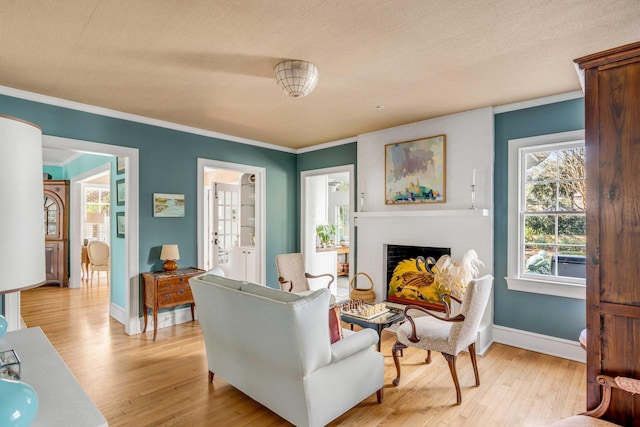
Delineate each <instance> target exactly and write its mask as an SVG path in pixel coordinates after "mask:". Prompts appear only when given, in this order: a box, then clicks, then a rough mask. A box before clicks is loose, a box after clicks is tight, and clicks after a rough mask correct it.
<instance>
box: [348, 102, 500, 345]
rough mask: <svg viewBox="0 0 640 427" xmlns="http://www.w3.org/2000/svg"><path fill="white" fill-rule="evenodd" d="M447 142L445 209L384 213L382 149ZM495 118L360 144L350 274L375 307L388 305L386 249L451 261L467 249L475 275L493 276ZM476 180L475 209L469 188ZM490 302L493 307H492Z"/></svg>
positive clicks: (471, 116)
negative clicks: (433, 252)
mask: <svg viewBox="0 0 640 427" xmlns="http://www.w3.org/2000/svg"><path fill="white" fill-rule="evenodd" d="M440 134H444V135H446V203H438V204H410V205H385V194H384V191H385V183H384V170H385V169H384V149H385V145H386V144H390V143H394V142H399V141H409V140H414V139H419V138H425V137H429V136H431V135H440ZM493 139H494V138H493V114H492V110H491V108H483V109H478V110H472V111H467V112H463V113H459V114H453V115H450V116H445V117H439V118H436V119H432V120H425V121H422V122H418V123H413V124H410V125H405V126H399V127H396V128H391V129H386V130H384V131H380V132H373V133H368V134H364V135H359V136H358V174H357V175H358V181H357V188H358V190H357V191H358V195H359V196H362V193H364V197H362V199H363V200H362V201H360V200H359V207H358V212H355V213H354V220H355V225H356V234H357V256H356V270H354V272H356V271H363V272H366V273H367V274H369V275H370V276H371V278H372V280H373V282H374V291H375V293H376V296H377V299H378V300H380V301H382V300H384V299H386V293H387V284H388V278H387V265H386V264H387V248H388V246H389V245H400V246H415V247H428V248H445V249H448V250H450V253H451V258H452V259H453V260H460V259H461V258H462V257H463V255H464V254H465V252H467V251H468V250H469V249H473V250H475V251H476V253H477V254H478V258H479V259H480V260H481V261H482V262H483V263H484V267H481V269H480V275H483V274H487V273H489V274H493ZM474 169H475V171H476V173H475V175H476V176H475V191H476V194H475V196H476V198H475V207H477V209H470V208H471V184H472V179H473V171H474ZM492 300H493V299H492ZM492 320H493V304H492V302H490V303H489V306H488V307H487V309H486V311H485V314H484V317H483V321H482V324H481V327H480V330H479V332H478V334H479V337H478V353H479V354H483V353H484V352H485V351H486V349H487V348H488V347H489V345H490V344H491V342H492V336H491V330H492V329H491V325H492Z"/></svg>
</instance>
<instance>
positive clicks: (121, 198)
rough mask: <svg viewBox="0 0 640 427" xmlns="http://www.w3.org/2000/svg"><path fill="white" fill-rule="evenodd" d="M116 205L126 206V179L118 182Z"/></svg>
mask: <svg viewBox="0 0 640 427" xmlns="http://www.w3.org/2000/svg"><path fill="white" fill-rule="evenodd" d="M116 204H117V205H118V206H124V178H122V179H119V180H117V181H116Z"/></svg>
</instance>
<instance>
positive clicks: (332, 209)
mask: <svg viewBox="0 0 640 427" xmlns="http://www.w3.org/2000/svg"><path fill="white" fill-rule="evenodd" d="M353 177H354V167H353V165H346V166H338V167H333V168H326V169H316V170H311V171H305V172H302V173H301V174H300V179H301V200H302V204H301V225H302V227H301V233H300V237H301V242H300V247H301V248H302V253H303V255H304V260H305V268H306V270H307V272H308V273H310V274H313V275H319V274H323V273H331V274H333V275H334V276H335V277H336V283H335V284H334V285H332V289H331V292H332V293H333V294H334V295H336V299H337V300H338V301H339V300H342V299H346V298H348V296H349V278H350V277H351V274H352V269H351V268H350V266H352V265H353V260H354V254H353V251H352V250H351V242H352V241H355V239H352V238H351V237H352V236H353V235H354V234H353V233H354V227H353V221H352V213H353V199H354V192H353V185H352V183H353ZM310 285H311V287H312V288H313V287H314V284H313V282H311V283H310Z"/></svg>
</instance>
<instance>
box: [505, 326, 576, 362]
mask: <svg viewBox="0 0 640 427" xmlns="http://www.w3.org/2000/svg"><path fill="white" fill-rule="evenodd" d="M493 342H497V343H500V344H505V345H510V346H512V347H518V348H522V349H524V350H529V351H535V352H538V353H543V354H548V355H550V356H555V357H562V358H563V359H569V360H575V361H576V362H582V363H586V360H587V354H586V352H585V351H584V350H583V349H582V347H580V342H579V341H570V340H566V339H563V338H557V337H551V336H548V335H542V334H536V333H534V332H528V331H522V330H519V329H512V328H507V327H505V326H498V325H494V326H493Z"/></svg>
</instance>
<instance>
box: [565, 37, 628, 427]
mask: <svg viewBox="0 0 640 427" xmlns="http://www.w3.org/2000/svg"><path fill="white" fill-rule="evenodd" d="M575 62H576V63H577V64H578V66H579V67H580V69H581V70H582V71H583V72H584V90H585V134H586V140H585V145H586V153H587V157H586V159H587V160H586V174H587V178H586V179H587V408H589V409H592V408H594V407H596V406H597V404H598V403H599V402H600V387H599V385H598V383H597V382H596V376H597V375H598V374H601V373H602V374H606V375H611V376H614V377H615V376H618V375H619V376H626V377H634V378H640V42H639V43H633V44H630V45H626V46H621V47H619V48H616V49H611V50H608V51H605V52H600V53H596V54H593V55H589V56H585V57H583V58H579V59H576V61H575ZM613 393H614V394H613V398H612V404H611V406H610V409H609V411H607V414H606V415H605V418H607V419H609V420H611V421H614V422H616V423H618V424H620V425H625V426H633V425H635V426H640V396H631V395H628V394H626V393H624V392H621V391H619V390H613Z"/></svg>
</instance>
